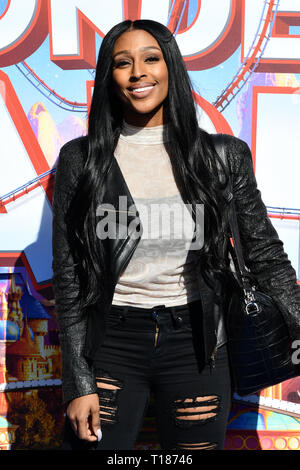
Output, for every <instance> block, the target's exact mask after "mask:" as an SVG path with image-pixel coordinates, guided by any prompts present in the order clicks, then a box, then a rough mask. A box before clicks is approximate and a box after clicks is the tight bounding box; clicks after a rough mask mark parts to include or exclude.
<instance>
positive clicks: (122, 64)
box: [114, 59, 129, 68]
mask: <svg viewBox="0 0 300 470" xmlns="http://www.w3.org/2000/svg"><path fill="white" fill-rule="evenodd" d="M128 64H129V60H125V59H122V60H119V61H117V62H115V64H114V67H115V68H119V67H125V66H126V65H128Z"/></svg>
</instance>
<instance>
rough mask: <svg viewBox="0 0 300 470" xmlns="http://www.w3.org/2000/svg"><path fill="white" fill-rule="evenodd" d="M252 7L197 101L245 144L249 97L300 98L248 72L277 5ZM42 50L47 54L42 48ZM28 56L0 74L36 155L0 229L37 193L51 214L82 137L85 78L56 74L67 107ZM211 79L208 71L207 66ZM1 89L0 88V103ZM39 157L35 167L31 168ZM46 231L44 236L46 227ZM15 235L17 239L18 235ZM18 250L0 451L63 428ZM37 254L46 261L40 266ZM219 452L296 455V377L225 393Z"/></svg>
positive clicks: (194, 4) (10, 282)
mask: <svg viewBox="0 0 300 470" xmlns="http://www.w3.org/2000/svg"><path fill="white" fill-rule="evenodd" d="M9 4H10V1H9V0H0V22H1V18H2V17H3V16H4V15H5V12H6V10H7V8H8V7H9ZM260 4H261V13H260V18H259V21H258V23H257V29H256V32H255V35H254V37H253V41H252V44H251V47H250V48H249V50H248V51H245V53H244V59H243V61H239V65H238V66H237V67H236V68H235V69H234V68H233V65H232V64H233V62H230V63H228V65H227V66H226V67H227V68H226V77H227V76H228V77H229V78H228V80H227V79H226V80H225V79H223V78H222V77H223V76H222V73H220V70H218V73H219V82H218V83H219V88H218V89H217V88H216V89H215V90H217V92H216V93H215V94H214V95H213V92H211V91H210V92H209V93H208V94H207V96H206V95H205V92H203V96H202V97H203V98H204V99H206V100H207V101H208V102H209V104H210V105H211V106H212V107H213V108H214V109H215V110H216V111H217V112H218V113H220V114H221V115H223V116H224V119H226V120H227V121H228V122H229V125H231V127H232V129H233V132H234V133H235V135H237V136H238V137H240V138H241V139H243V140H245V141H246V142H248V144H249V146H251V138H252V132H251V126H252V125H253V124H252V120H251V119H252V107H253V106H254V103H255V99H256V97H257V93H258V92H259V91H262V90H263V91H265V90H269V89H273V90H274V89H276V90H277V92H278V93H281V92H282V93H286V90H291V89H293V90H297V92H295V93H296V94H300V92H299V90H300V80H299V75H297V74H294V73H282V72H258V71H257V68H258V66H259V64H260V61H261V59H262V57H263V55H264V51H265V50H266V48H267V46H268V42H269V40H270V37H271V35H272V30H273V28H274V27H275V26H274V25H275V20H276V15H277V13H278V9H279V6H280V0H268V1H265V0H261V3H260ZM200 5H201V2H200V1H197V0H172V1H170V10H169V17H168V21H167V23H166V25H167V26H168V27H169V29H170V30H171V31H172V32H173V34H174V36H177V35H180V34H181V32H182V31H184V30H186V29H187V28H189V26H190V25H191V24H192V23H193V22H194V21H195V18H196V16H197V15H199V11H200ZM298 34H300V33H298ZM43 47H44V48H45V50H46V49H47V48H48V49H49V45H48V43H47V41H46V42H45V43H44V45H43ZM35 54H38V51H37V52H36V53H33V54H32V56H30V57H28V58H27V60H23V61H21V62H18V63H15V64H13V65H11V66H10V67H7V69H6V68H5V67H3V68H2V69H0V85H1V83H2V81H3V83H8V81H9V80H10V81H11V83H12V87H14V90H13V91H12V93H14V98H13V99H14V100H15V101H14V107H15V109H17V110H18V113H19V115H20V116H23V115H24V120H23V121H22V122H21V121H20V123H18V122H17V121H15V126H16V128H18V126H19V127H20V126H21V127H22V126H23V127H22V128H23V130H24V129H25V132H26V133H27V135H28V136H29V137H28V139H29V140H31V142H32V141H33V139H35V140H36V142H37V145H38V146H39V149H40V150H39V152H40V153H36V155H37V157H36V160H35V162H34V163H32V164H31V166H32V168H34V172H35V174H36V176H34V177H33V178H27V179H26V178H23V184H13V183H14V182H10V184H9V186H7V187H8V188H9V190H7V191H6V190H5V191H2V189H1V192H0V223H1V217H2V223H5V217H6V216H8V214H9V213H11V214H12V213H13V211H14V208H19V209H20V207H21V208H22V207H23V210H24V211H25V212H26V204H27V201H29V200H31V199H34V197H35V194H36V193H37V191H39V192H40V193H41V194H42V195H43V198H44V201H46V202H45V206H47V207H50V209H51V204H52V195H53V184H54V180H55V171H56V164H57V157H58V154H59V150H60V148H61V147H62V145H63V144H64V143H66V142H67V141H69V140H71V139H73V138H75V137H78V136H82V135H85V134H86V133H87V118H88V111H89V106H90V101H91V97H92V88H93V80H94V77H95V70H94V69H86V70H83V71H80V74H79V73H78V74H77V71H76V70H74V74H73V76H72V73H73V71H70V70H69V71H67V72H66V73H67V78H66V79H65V80H66V81H68V80H71V81H72V80H73V78H72V77H74V81H77V82H78V83H77V86H78V89H80V97H78V101H76V99H75V98H71V97H70V96H67V97H65V96H64V95H65V90H67V87H64V88H63V91H61V90H60V79H61V77H63V73H64V72H62V71H60V70H59V78H58V80H57V83H56V84H55V87H54V86H53V83H54V80H53V74H55V69H56V68H57V69H58V67H57V66H56V65H55V64H50V66H49V70H50V72H49V73H50V75H51V74H52V79H48V78H47V77H48V74H46V70H47V67H46V65H45V64H43V66H41V65H40V64H39V65H37V61H36V60H35ZM237 54H238V52H237ZM48 55H49V54H48ZM48 62H50V61H49V57H48ZM236 62H238V61H236ZM225 65H226V64H225ZM225 65H224V66H225ZM44 71H45V72H44ZM52 71H53V72H52ZM57 73H58V72H57ZM196 73H197V74H199V77H200V75H201V73H202V71H197V72H193V74H191V76H193V77H194V76H195V74H196ZM211 73H216V68H214V71H212V72H211ZM224 74H225V72H224ZM224 82H226V83H224ZM224 85H226V86H224ZM9 86H10V85H9ZM9 86H8V87H7V89H8V90H10V88H9ZM22 86H26V90H27V89H28V90H31V91H30V98H29V101H30V103H29V104H28V103H27V104H26V106H25V104H23V102H22V91H21V90H22ZM1 90H2V89H1V86H0V98H1ZM72 90H73V88H72ZM215 90H214V91H215ZM15 95H18V97H17V98H16V97H15ZM84 96H85V97H86V99H84V98H83V97H84ZM3 100H4V98H3ZM26 107H27V109H26ZM20 119H21V118H20ZM22 119H23V118H22ZM24 123H25V124H24ZM200 124H201V121H200ZM24 126H25V127H24ZM26 126H28V127H26ZM30 145H31V144H30ZM39 155H41V158H40V160H41V161H38V159H39ZM16 172H17V169H16ZM17 181H19V179H18V180H17ZM20 181H22V180H21V179H20ZM30 198H31V199H30ZM297 206H298V207H297ZM267 210H268V215H269V217H270V218H271V220H272V221H273V222H274V224H280V226H281V227H283V228H282V230H283V231H284V232H286V231H287V230H288V228H287V229H286V227H289V226H290V225H289V224H292V225H291V226H292V227H293V228H294V227H295V226H296V227H297V230H298V235H299V233H300V206H299V204H297V203H296V202H295V207H281V206H278V205H276V203H275V204H274V205H267ZM31 218H32V214H30V213H28V220H31ZM47 223H48V226H47V227H48V230H50V226H51V220H50V221H48V222H47ZM1 230H2V226H1ZM19 230H20V232H21V233H22V227H19ZM37 231H38V230H37ZM42 233H44V232H42ZM6 236H7V237H8V236H9V235H6ZM44 243H45V244H46V243H47V242H46V241H45V242H44ZM27 252H28V253H29V250H28V251H26V250H25V249H24V250H19V251H16V250H12V249H7V250H6V249H5V250H2V248H1V250H0V260H1V262H0V450H8V449H26V448H35V449H47V448H50V449H51V448H56V447H58V446H59V433H60V432H61V430H62V426H63V420H64V408H63V406H62V395H61V357H60V345H59V334H58V326H57V322H56V312H55V303H54V300H53V291H52V284H51V276H50V275H48V271H47V270H45V271H43V270H41V274H37V273H40V271H39V270H38V269H37V268H36V269H34V268H32V266H31V261H30V258H29V255H28V256H27ZM44 252H45V253H46V252H47V253H48V255H47V256H46V258H45V255H43V253H44ZM30 253H33V254H31V255H30V256H32V259H33V258H35V259H34V262H35V263H36V266H38V265H41V264H43V263H44V262H45V264H47V265H48V264H50V262H51V257H50V255H49V246H47V247H46V246H44V245H43V240H41V245H40V248H39V249H38V250H36V251H33V249H32V251H30ZM45 259H46V261H45ZM49 260H50V261H49ZM297 262H298V266H297V264H296V266H295V268H299V266H300V261H299V252H298V258H297ZM44 272H46V274H44ZM299 278H300V273H299V270H298V280H299ZM149 413H150V414H149ZM29 415H30V416H31V419H29V418H28V416H29ZM153 429H154V426H153V417H152V416H151V409H150V411H149V412H148V415H147V416H146V418H145V423H144V427H143V430H142V432H141V436H140V439H139V442H138V443H137V444H136V449H156V448H158V447H157V443H156V440H155V433H154V432H153ZM21 430H22V432H21ZM225 447H226V449H230V450H300V378H296V379H293V380H288V381H286V382H283V383H281V384H278V385H276V386H274V387H270V388H268V389H265V390H263V391H262V392H260V393H258V394H255V395H251V396H246V397H240V396H238V395H234V400H233V406H232V409H231V413H230V416H229V420H228V427H227V435H226V444H225Z"/></svg>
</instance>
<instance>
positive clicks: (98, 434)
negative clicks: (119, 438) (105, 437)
mask: <svg viewBox="0 0 300 470" xmlns="http://www.w3.org/2000/svg"><path fill="white" fill-rule="evenodd" d="M97 437H98V442H99V441H101V439H102V432H101V429H97Z"/></svg>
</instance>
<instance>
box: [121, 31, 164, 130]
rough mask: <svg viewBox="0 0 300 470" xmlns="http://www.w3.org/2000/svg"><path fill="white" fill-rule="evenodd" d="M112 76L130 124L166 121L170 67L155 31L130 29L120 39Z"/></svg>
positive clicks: (153, 124) (151, 123)
mask: <svg viewBox="0 0 300 470" xmlns="http://www.w3.org/2000/svg"><path fill="white" fill-rule="evenodd" d="M112 78H113V84H114V90H115V92H116V93H117V95H118V96H119V98H120V99H121V102H122V104H123V110H124V118H125V121H126V122H127V123H128V124H131V125H133V126H138V127H150V126H158V125H160V124H163V122H164V101H165V99H166V97H167V95H168V69H167V65H166V63H165V60H164V57H163V53H162V50H161V48H160V47H159V44H158V42H157V41H156V39H155V38H154V37H153V36H152V35H151V34H149V33H148V32H146V31H144V30H141V29H137V30H131V31H126V32H125V33H123V34H122V35H121V36H120V37H119V38H118V39H117V41H116V43H115V47H114V50H113V72H112Z"/></svg>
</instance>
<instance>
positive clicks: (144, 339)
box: [63, 301, 232, 450]
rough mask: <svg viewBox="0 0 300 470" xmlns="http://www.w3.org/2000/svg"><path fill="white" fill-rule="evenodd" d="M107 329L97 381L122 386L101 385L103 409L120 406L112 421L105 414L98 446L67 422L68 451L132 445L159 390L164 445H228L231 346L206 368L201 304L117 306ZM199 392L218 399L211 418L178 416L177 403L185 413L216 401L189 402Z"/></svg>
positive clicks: (160, 432) (157, 399)
mask: <svg viewBox="0 0 300 470" xmlns="http://www.w3.org/2000/svg"><path fill="white" fill-rule="evenodd" d="M106 328H107V332H106V337H105V341H104V343H103V345H102V346H101V350H100V354H99V356H100V357H99V358H97V359H95V360H94V363H93V370H94V375H95V377H96V379H97V381H98V382H100V381H101V382H105V383H112V384H114V385H115V386H116V388H117V389H116V390H114V391H113V392H112V391H111V390H107V389H106V390H104V389H103V388H100V387H99V388H98V394H99V399H100V408H101V403H102V404H103V406H104V404H105V405H109V406H110V407H111V408H110V410H111V409H114V411H113V413H110V416H109V418H108V420H106V419H104V418H103V416H102V417H101V413H100V417H101V429H102V433H103V437H102V440H101V441H100V442H99V443H97V444H94V443H88V442H86V441H80V440H79V439H78V438H77V437H76V436H75V434H74V433H73V431H72V430H71V428H70V426H69V423H68V420H67V422H66V429H65V434H64V443H63V448H64V449H80V448H85V449H96V450H112V449H114V450H121V449H126V450H128V449H132V448H133V447H134V444H135V442H136V440H137V437H138V434H139V431H140V429H141V426H142V424H143V419H144V416H145V414H146V411H147V407H148V404H149V399H150V392H153V394H154V399H155V409H156V422H157V431H158V438H159V442H160V445H161V448H162V449H179V448H182V449H184V448H185V447H184V446H182V444H186V445H188V444H191V445H195V444H197V445H198V444H199V446H198V448H201V445H203V443H208V444H209V445H208V447H210V448H213V449H222V448H223V446H224V439H225V431H226V423H227V418H228V414H229V411H230V406H231V399H232V389H231V380H230V372H229V364H228V356H227V347H226V344H225V345H223V346H221V347H220V348H219V349H218V350H217V355H216V362H215V367H211V366H209V365H204V360H203V349H202V345H203V341H202V331H201V316H200V306H199V303H198V301H195V302H192V303H190V304H187V305H183V306H177V307H168V308H165V307H164V306H157V307H153V308H151V309H142V308H137V307H129V308H128V307H119V306H114V305H113V306H112V308H111V311H110V313H109V315H108V318H107V326H106ZM100 379H103V380H100ZM112 380H113V381H112ZM196 397H199V398H200V399H201V400H206V398H205V397H214V398H213V399H212V400H213V401H214V402H215V403H216V406H215V408H214V411H213V413H211V414H212V415H213V416H210V417H206V418H205V419H196V420H190V419H189V420H188V419H180V413H178V408H181V409H184V411H186V413H181V415H187V414H189V413H190V412H189V409H188V408H189V407H190V406H194V407H197V411H201V410H200V408H198V407H201V405H202V406H204V405H206V406H208V405H209V404H210V403H211V402H210V400H208V401H207V402H206V401H203V402H197V403H195V402H192V403H191V400H190V402H189V403H188V404H186V403H183V402H184V400H185V399H196ZM176 400H180V401H181V403H182V405H180V402H177V401H176ZM103 409H104V408H103ZM203 410H204V408H203ZM203 413H204V411H203ZM206 413H207V412H206ZM204 415H205V413H204ZM190 416H191V414H190ZM197 445H196V447H195V448H197Z"/></svg>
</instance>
